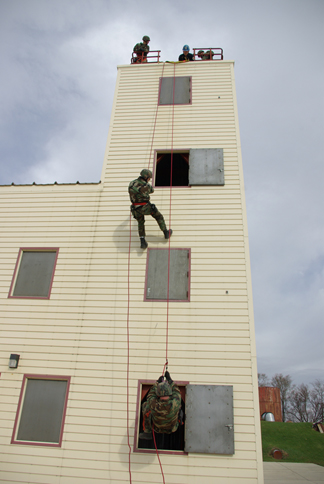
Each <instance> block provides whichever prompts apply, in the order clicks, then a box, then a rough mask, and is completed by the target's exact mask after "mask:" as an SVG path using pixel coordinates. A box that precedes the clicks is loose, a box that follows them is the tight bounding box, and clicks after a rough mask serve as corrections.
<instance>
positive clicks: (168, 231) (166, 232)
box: [163, 229, 172, 239]
mask: <svg viewBox="0 0 324 484" xmlns="http://www.w3.org/2000/svg"><path fill="white" fill-rule="evenodd" d="M163 233H164V238H165V239H169V238H170V237H171V235H172V230H171V229H170V230H164V232H163Z"/></svg>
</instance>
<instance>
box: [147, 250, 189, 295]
mask: <svg viewBox="0 0 324 484" xmlns="http://www.w3.org/2000/svg"><path fill="white" fill-rule="evenodd" d="M151 250H169V249H168V248H165V249H164V248H158V247H150V248H148V249H147V255H146V269H145V287H144V301H145V302H158V301H162V302H166V301H167V299H152V298H149V299H148V298H146V291H147V273H148V261H149V255H150V251H151ZM170 250H187V251H188V256H189V261H188V299H169V302H172V303H173V302H183V303H186V302H190V279H191V249H189V248H188V247H174V248H171V249H170Z"/></svg>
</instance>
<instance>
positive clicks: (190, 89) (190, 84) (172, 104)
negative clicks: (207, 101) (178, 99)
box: [158, 76, 192, 106]
mask: <svg viewBox="0 0 324 484" xmlns="http://www.w3.org/2000/svg"><path fill="white" fill-rule="evenodd" d="M167 77H172V78H174V77H189V79H190V80H189V92H190V102H189V103H181V104H178V103H177V104H174V103H170V104H160V97H161V88H162V79H165V78H167ZM191 105H192V76H163V77H160V78H159V97H158V106H191Z"/></svg>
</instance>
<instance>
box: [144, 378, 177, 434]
mask: <svg viewBox="0 0 324 484" xmlns="http://www.w3.org/2000/svg"><path fill="white" fill-rule="evenodd" d="M170 386H171V388H172V395H171V396H170V398H169V400H160V399H159V398H158V397H157V395H156V388H157V382H156V383H154V385H153V386H152V388H151V390H150V391H149V393H148V396H147V403H148V404H149V406H150V409H151V413H152V420H153V424H154V430H155V432H157V433H171V432H175V431H176V430H177V428H178V426H179V419H178V415H179V410H180V408H181V393H180V390H179V387H178V386H177V385H176V384H175V383H174V382H172V383H171V384H170Z"/></svg>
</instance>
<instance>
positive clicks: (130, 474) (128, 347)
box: [126, 212, 132, 484]
mask: <svg viewBox="0 0 324 484" xmlns="http://www.w3.org/2000/svg"><path fill="white" fill-rule="evenodd" d="M129 215H130V216H129V248H128V274H127V287H128V291H127V292H128V303H127V378H126V380H127V381H126V386H127V405H126V406H127V409H126V415H127V417H126V418H127V445H128V472H129V482H130V484H132V471H131V452H132V449H131V446H130V443H129V349H130V344H129V307H130V255H131V241H132V214H131V212H130V214H129Z"/></svg>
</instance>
